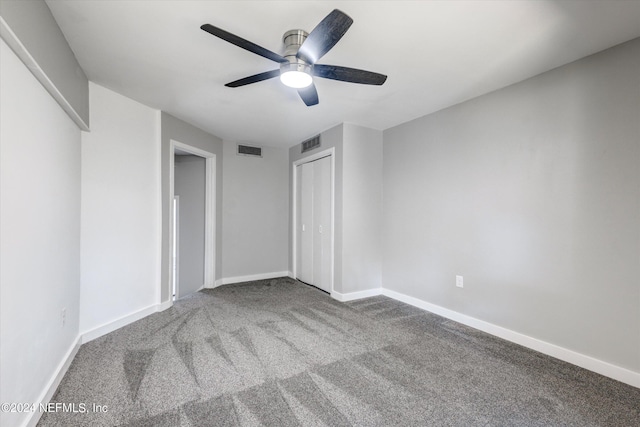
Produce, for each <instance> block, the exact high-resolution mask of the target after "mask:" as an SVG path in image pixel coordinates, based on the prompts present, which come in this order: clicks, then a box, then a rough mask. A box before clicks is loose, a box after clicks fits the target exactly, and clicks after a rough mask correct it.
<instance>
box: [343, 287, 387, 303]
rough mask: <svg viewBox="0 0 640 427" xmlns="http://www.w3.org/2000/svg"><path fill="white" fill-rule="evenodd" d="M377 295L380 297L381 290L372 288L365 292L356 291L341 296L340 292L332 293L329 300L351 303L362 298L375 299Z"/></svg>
mask: <svg viewBox="0 0 640 427" xmlns="http://www.w3.org/2000/svg"><path fill="white" fill-rule="evenodd" d="M377 295H382V288H374V289H367V290H365V291H357V292H349V293H346V294H341V293H340V292H337V291H333V292H331V298H333V299H336V300H338V301H340V302H347V301H353V300H357V299H362V298H369V297H375V296H377Z"/></svg>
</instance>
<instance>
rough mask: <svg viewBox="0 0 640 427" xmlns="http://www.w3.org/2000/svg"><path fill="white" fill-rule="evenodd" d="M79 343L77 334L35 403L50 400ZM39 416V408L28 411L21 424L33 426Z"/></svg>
mask: <svg viewBox="0 0 640 427" xmlns="http://www.w3.org/2000/svg"><path fill="white" fill-rule="evenodd" d="M80 345H81V342H80V336H78V337H77V338H76V339H75V341H74V342H73V344H71V347H69V350H67V353H66V354H65V355H64V357H63V358H62V360H61V361H60V363H59V364H58V367H57V368H56V370H55V371H54V373H53V376H52V377H51V379H49V382H48V383H47V385H46V386H45V388H44V390H43V391H42V393H41V394H40V396H39V397H38V399H37V400H36V402H37V404H40V403H48V402H49V401H50V400H51V398H52V397H53V394H54V393H55V392H56V390H57V389H58V386H59V385H60V381H62V378H63V377H64V374H66V373H67V370H68V369H69V366H71V362H73V358H74V357H76V353H77V352H78V349H79V348H80ZM41 416H42V412H41V411H39V410H36V411H33V412H30V413H29V415H28V416H27V418H26V419H25V421H24V423H23V424H22V425H23V426H25V427H35V425H36V424H38V421H40V417H41Z"/></svg>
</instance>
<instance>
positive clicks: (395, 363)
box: [38, 278, 640, 427]
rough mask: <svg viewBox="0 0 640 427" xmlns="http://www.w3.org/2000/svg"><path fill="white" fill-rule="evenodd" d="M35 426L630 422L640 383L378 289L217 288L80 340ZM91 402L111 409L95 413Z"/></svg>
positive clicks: (278, 284)
mask: <svg viewBox="0 0 640 427" xmlns="http://www.w3.org/2000/svg"><path fill="white" fill-rule="evenodd" d="M53 401H54V402H64V403H75V404H76V405H77V406H78V407H79V404H80V403H84V404H85V405H86V406H85V407H86V408H87V410H88V412H87V413H70V412H62V411H59V412H55V413H48V414H44V415H43V417H42V418H41V420H40V423H39V424H38V425H39V426H43V427H44V426H86V425H91V426H150V427H151V426H153V427H156V426H260V425H265V426H278V427H280V426H297V425H304V426H351V425H357V426H581V427H584V426H638V425H639V424H638V422H639V420H640V389H637V388H634V387H631V386H628V385H625V384H622V383H619V382H617V381H614V380H611V379H608V378H605V377H602V376H600V375H597V374H594V373H592V372H589V371H586V370H584V369H581V368H578V367H575V366H572V365H569V364H567V363H564V362H561V361H558V360H555V359H553V358H550V357H547V356H544V355H542V354H540V353H536V352H534V351H531V350H528V349H525V348H523V347H520V346H518V345H515V344H511V343H509V342H506V341H503V340H500V339H498V338H494V337H492V336H490V335H487V334H484V333H482V332H479V331H477V330H475V329H471V328H468V327H466V326H463V325H460V324H458V323H455V322H452V321H449V320H447V319H444V318H442V317H439V316H436V315H433V314H431V313H428V312H425V311H422V310H420V309H417V308H414V307H412V306H409V305H406V304H403V303H401V302H397V301H395V300H392V299H389V298H386V297H382V296H380V297H373V298H367V299H364V300H359V301H354V302H351V303H346V304H344V303H339V302H337V301H334V300H333V299H331V298H330V297H329V296H328V295H327V294H325V293H323V292H321V291H318V290H317V289H314V288H312V287H308V286H305V285H302V284H300V283H298V282H295V281H293V280H291V279H288V278H282V279H274V280H263V281H256V282H249V283H242V284H236V285H227V286H222V287H219V288H216V289H213V290H206V291H202V292H199V293H197V294H195V295H193V296H191V297H188V298H186V299H183V300H181V301H179V302H177V303H176V304H174V306H173V307H172V308H171V309H169V310H166V311H164V312H162V313H157V314H154V315H151V316H149V317H146V318H144V319H142V320H140V321H138V322H135V323H133V324H131V325H128V326H126V327H124V328H122V329H119V330H117V331H115V332H112V333H110V334H108V335H105V336H103V337H101V338H99V339H96V340H94V341H92V342H89V343H87V344H85V345H83V346H82V347H81V348H80V350H79V352H78V354H77V356H76V358H75V360H74V361H73V363H72V365H71V367H70V368H69V371H68V372H67V374H66V375H65V377H64V379H63V380H62V383H61V385H60V387H59V388H58V390H57V392H56V394H55V396H54V398H53ZM93 404H97V405H102V406H103V407H106V408H107V412H102V413H95V412H91V409H92V408H93V406H92V405H93Z"/></svg>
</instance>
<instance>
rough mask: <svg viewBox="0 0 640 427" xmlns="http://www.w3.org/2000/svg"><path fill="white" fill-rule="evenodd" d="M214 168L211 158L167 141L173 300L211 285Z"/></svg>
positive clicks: (213, 241) (197, 149)
mask: <svg viewBox="0 0 640 427" xmlns="http://www.w3.org/2000/svg"><path fill="white" fill-rule="evenodd" d="M215 168H216V156H215V154H213V153H210V152H208V151H205V150H202V149H199V148H197V147H193V146H190V145H187V144H183V143H180V142H178V141H174V140H172V141H171V151H170V168H169V180H170V198H169V200H171V203H172V206H171V209H170V211H169V212H170V216H171V218H170V219H169V224H170V228H171V229H170V230H169V237H170V242H169V248H170V250H171V266H170V273H169V274H170V278H169V279H170V280H169V284H170V286H171V295H173V298H172V299H173V300H176V299H180V298H182V297H184V296H187V295H189V294H191V293H193V292H197V291H198V290H200V289H202V288H212V287H214V284H215V221H216V218H215V188H216V186H215V176H216V171H215ZM183 179H186V180H187V181H186V182H181V180H183ZM189 179H194V181H193V182H188V180H189ZM179 193H182V194H179ZM176 196H178V197H176ZM194 215H195V216H196V217H198V219H197V220H194ZM181 224H182V225H181ZM185 225H186V226H185Z"/></svg>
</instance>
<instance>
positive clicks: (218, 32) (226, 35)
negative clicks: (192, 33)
mask: <svg viewBox="0 0 640 427" xmlns="http://www.w3.org/2000/svg"><path fill="white" fill-rule="evenodd" d="M200 28H201V29H203V30H204V31H206V32H207V33H209V34H213V35H214V36H216V37H219V38H221V39H222V40H224V41H227V42H229V43H231V44H234V45H236V46H238V47H241V48H243V49H246V50H248V51H249V52H253V53H255V54H257V55H260V56H262V57H265V58H267V59H270V60H272V61H275V62H281V63H282V62H288V61H287V59H286V58H285V57H284V56H281V55H278V54H277V53H275V52H272V51H270V50H269V49H265V48H263V47H262V46H258V45H257V44H255V43H252V42H250V41H249V40H245V39H243V38H242V37H238V36H236V35H235V34H231V33H230V32H228V31H225V30H223V29H221V28H218V27H214V26H213V25H211V24H204V25H202V26H201V27H200Z"/></svg>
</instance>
